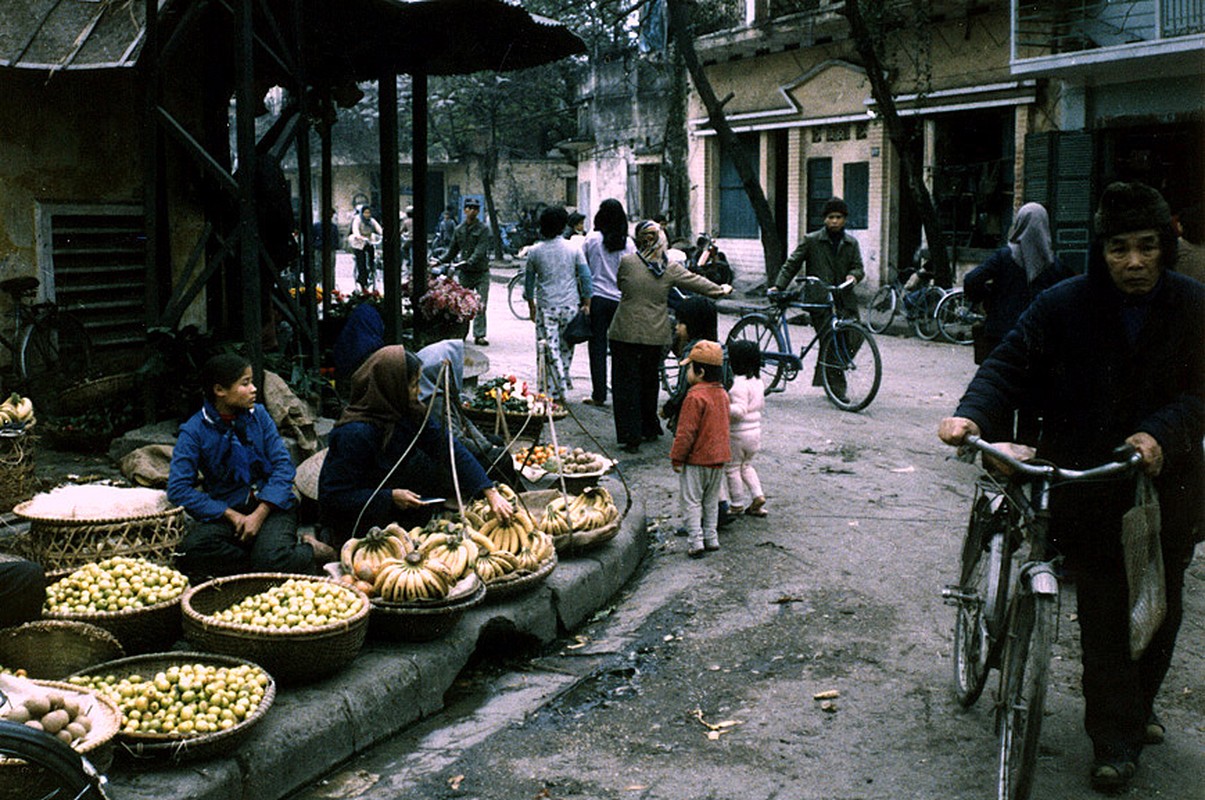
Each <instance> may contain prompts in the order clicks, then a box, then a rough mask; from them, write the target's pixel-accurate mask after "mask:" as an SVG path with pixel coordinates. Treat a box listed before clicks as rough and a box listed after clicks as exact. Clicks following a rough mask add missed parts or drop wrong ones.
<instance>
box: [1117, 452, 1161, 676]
mask: <svg viewBox="0 0 1205 800" xmlns="http://www.w3.org/2000/svg"><path fill="white" fill-rule="evenodd" d="M1161 525H1162V523H1161V519H1160V514H1159V495H1158V494H1157V493H1156V492H1155V486H1154V484H1153V483H1151V479H1150V478H1148V477H1147V476H1146V475H1142V476H1140V477H1139V478H1138V488H1137V491H1136V492H1135V495H1134V507H1133V508H1131V509H1130V510H1129V511H1127V512H1126V513H1125V515H1124V516H1123V517H1122V518H1121V546H1122V551H1123V553H1124V555H1125V566H1126V582H1127V583H1128V584H1129V592H1130V658H1132V659H1134V660H1138V659H1139V658H1140V657H1141V656H1142V654H1143V652H1145V650H1146V647H1147V645H1148V644H1150V642H1151V638H1152V637H1153V636H1154V635H1155V631H1157V630H1159V627H1160V626H1161V625H1162V624H1163V618H1164V617H1165V616H1167V592H1166V583H1165V581H1164V577H1163V546H1162V544H1161V543H1160V541H1159V529H1160V527H1161Z"/></svg>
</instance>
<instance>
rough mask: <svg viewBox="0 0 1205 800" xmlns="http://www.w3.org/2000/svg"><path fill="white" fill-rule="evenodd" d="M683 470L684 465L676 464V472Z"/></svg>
mask: <svg viewBox="0 0 1205 800" xmlns="http://www.w3.org/2000/svg"><path fill="white" fill-rule="evenodd" d="M681 471H682V465H681V464H674V472H681Z"/></svg>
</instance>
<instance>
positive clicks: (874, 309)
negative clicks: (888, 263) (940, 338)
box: [866, 269, 944, 341]
mask: <svg viewBox="0 0 1205 800" xmlns="http://www.w3.org/2000/svg"><path fill="white" fill-rule="evenodd" d="M892 271H893V272H895V271H894V270H892ZM932 280H933V278H932V276H931V275H930V274H929V273H928V272H926V271H925V270H923V269H918V270H910V271H908V272H907V273H905V274H903V275H901V274H900V273H898V272H895V275H894V277H892V279H891V280H890V282H888V283H887V284H886V285H884V286H880V287H879V290H878V291H877V292H875V293H874V296H873V297H871V298H870V304H869V305H868V306H867V307H866V327H868V328H870V330H872V331H874V332H875V333H883V332H884V331H886V330H887V329H888V328H889V327H891V322H892V321H893V320H894V319H895V315H896V314H898V313H903V314H904V317H905V318H906V319H907V322H908V324H909V325H910V326H911V327H912V331H913V333H915V334H916V335H917V336H918V337H919V338H921V339H924V340H926V341H929V340H931V339H933V338H934V337H936V336H937V334H938V330H939V329H938V323H937V316H936V311H937V304H938V303H940V302H941V300H942V297H943V296H944V293H943V292H942V290H941V289H940V288H938V287H937V286H934V285H933V283H932Z"/></svg>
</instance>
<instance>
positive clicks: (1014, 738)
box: [998, 594, 1057, 800]
mask: <svg viewBox="0 0 1205 800" xmlns="http://www.w3.org/2000/svg"><path fill="white" fill-rule="evenodd" d="M1056 614H1057V609H1056V603H1055V597H1054V596H1052V595H1045V594H1026V595H1023V596H1021V597H1019V598H1017V605H1016V610H1015V614H1014V616H1013V619H1012V624H1011V625H1010V626H1009V632H1008V642H1007V644H1006V645H1005V649H1004V664H1003V669H1002V671H1001V674H1000V688H1001V692H1000V707H999V709H998V711H999V714H1000V773H999V781H998V789H999V793H998V800H1028V798H1029V792H1030V790H1031V789H1032V788H1033V772H1034V766H1035V765H1036V764H1037V758H1038V737H1039V735H1040V734H1041V731H1042V708H1043V706H1044V705H1045V703H1046V681H1047V674H1048V672H1049V669H1050V652H1051V648H1052V647H1053V646H1054V631H1055V625H1056V620H1055V615H1056Z"/></svg>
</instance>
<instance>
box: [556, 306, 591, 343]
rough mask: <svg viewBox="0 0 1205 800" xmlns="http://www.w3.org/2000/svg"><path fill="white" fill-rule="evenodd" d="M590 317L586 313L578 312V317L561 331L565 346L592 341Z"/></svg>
mask: <svg viewBox="0 0 1205 800" xmlns="http://www.w3.org/2000/svg"><path fill="white" fill-rule="evenodd" d="M590 336H591V329H590V316H589V315H588V314H586V312H585V311H582V310H580V309H579V310H578V312H577V315H576V316H574V318H573V319H571V320H569V324H568V325H566V326H565V329H564V330H562V331H561V338H562V339H564V340H565V344H570V345H578V344H582V343H583V342H588V341H590Z"/></svg>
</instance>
